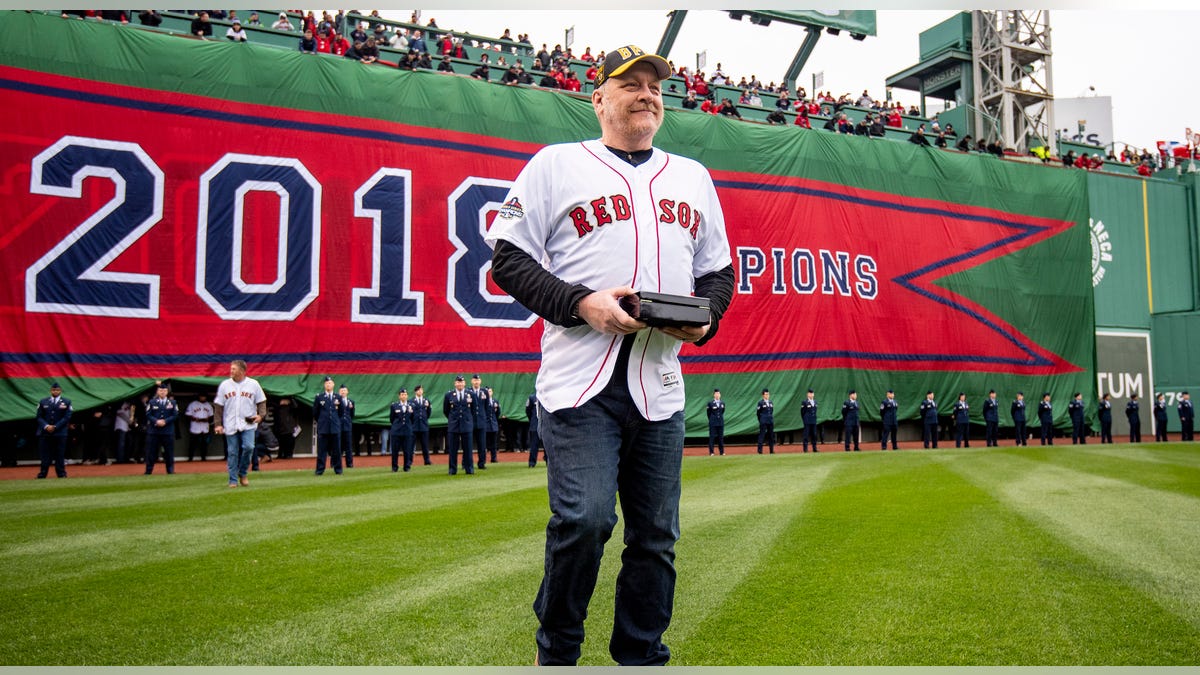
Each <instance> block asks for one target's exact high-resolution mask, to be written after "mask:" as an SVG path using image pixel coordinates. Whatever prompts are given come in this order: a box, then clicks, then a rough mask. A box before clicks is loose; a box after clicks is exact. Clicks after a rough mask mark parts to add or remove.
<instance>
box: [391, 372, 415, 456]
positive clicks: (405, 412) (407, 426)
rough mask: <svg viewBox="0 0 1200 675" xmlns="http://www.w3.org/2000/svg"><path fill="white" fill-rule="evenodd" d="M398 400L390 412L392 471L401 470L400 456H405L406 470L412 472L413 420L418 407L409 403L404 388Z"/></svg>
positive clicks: (398, 395) (397, 395) (399, 392)
mask: <svg viewBox="0 0 1200 675" xmlns="http://www.w3.org/2000/svg"><path fill="white" fill-rule="evenodd" d="M396 398H398V399H399V400H397V401H393V402H392V407H391V409H390V410H389V411H388V421H389V422H391V425H392V426H391V429H389V430H388V443H389V444H390V445H391V446H392V447H391V452H392V471H393V472H396V471H399V470H400V462H399V459H400V456H401V455H403V456H404V470H405V471H411V470H412V462H413V419H414V417H415V415H416V406H414V405H413V404H412V403H409V402H408V390H407V389H405V388H404V387H401V388H400V391H398V392H396Z"/></svg>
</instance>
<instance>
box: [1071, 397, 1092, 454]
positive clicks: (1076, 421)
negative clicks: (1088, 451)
mask: <svg viewBox="0 0 1200 675" xmlns="http://www.w3.org/2000/svg"><path fill="white" fill-rule="evenodd" d="M1083 407H1084V406H1083V394H1081V393H1080V392H1075V395H1074V396H1072V397H1071V402H1070V403H1068V404H1067V414H1068V415H1069V416H1070V417H1071V445H1086V444H1087V435H1086V434H1084V432H1083Z"/></svg>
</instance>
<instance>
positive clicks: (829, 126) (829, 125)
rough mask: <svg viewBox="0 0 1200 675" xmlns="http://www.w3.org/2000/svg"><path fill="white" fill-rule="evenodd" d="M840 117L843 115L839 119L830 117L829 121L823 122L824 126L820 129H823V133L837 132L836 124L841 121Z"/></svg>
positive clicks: (836, 116) (835, 116)
mask: <svg viewBox="0 0 1200 675" xmlns="http://www.w3.org/2000/svg"><path fill="white" fill-rule="evenodd" d="M841 117H845V115H841V116H840V117H839V116H838V115H831V116H830V117H829V119H828V120H826V121H825V124H824V125H823V127H822V128H823V129H825V131H837V130H838V122H839V121H840V120H841Z"/></svg>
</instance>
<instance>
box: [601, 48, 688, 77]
mask: <svg viewBox="0 0 1200 675" xmlns="http://www.w3.org/2000/svg"><path fill="white" fill-rule="evenodd" d="M638 61H645V62H646V63H649V64H650V65H652V66H654V70H655V72H656V73H657V74H658V79H659V80H665V79H667V78H668V77H670V76H671V64H669V63H667V60H666V59H664V58H663V57H661V56H659V55H658V54H650V53H648V52H646V51H645V50H643V49H642V48H641V47H636V46H634V45H625V46H624V47H617V48H616V49H614V50H612V51H611V52H609V53H608V54H607V55H605V57H604V63H601V64H600V67H599V68H597V69H596V82H595V83H596V86H597V87H599V86H600V85H602V84H604V83H605V81H607V80H608V78H610V77H616V76H618V75H620V74H621V73H623V72H625V71H626V70H629V67H630V66H632V65H633V64H635V63H637V62H638Z"/></svg>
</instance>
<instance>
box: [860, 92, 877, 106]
mask: <svg viewBox="0 0 1200 675" xmlns="http://www.w3.org/2000/svg"><path fill="white" fill-rule="evenodd" d="M874 105H875V99H873V98H871V95H870V94H868V93H867V90H866V89H863V93H862V96H859V97H858V107H860V108H870V107H872V106H874Z"/></svg>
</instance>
